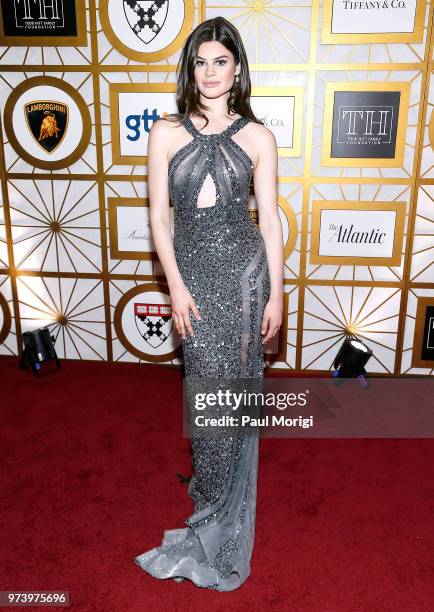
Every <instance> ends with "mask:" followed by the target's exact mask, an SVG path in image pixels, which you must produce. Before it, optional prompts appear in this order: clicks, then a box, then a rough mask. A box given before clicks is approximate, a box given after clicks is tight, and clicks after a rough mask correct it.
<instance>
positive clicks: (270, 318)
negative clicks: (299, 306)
mask: <svg viewBox="0 0 434 612" xmlns="http://www.w3.org/2000/svg"><path fill="white" fill-rule="evenodd" d="M282 313H283V299H273V298H271V299H270V300H269V301H268V302H267V304H266V306H265V308H264V317H263V319H262V328H261V334H262V335H264V334H265V335H264V338H263V339H262V342H263V343H264V344H265V342H268V340H270V338H273V336H275V335H276V333H277V332H278V331H279V329H280V326H281V325H282Z"/></svg>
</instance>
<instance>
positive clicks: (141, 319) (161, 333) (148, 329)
mask: <svg viewBox="0 0 434 612" xmlns="http://www.w3.org/2000/svg"><path fill="white" fill-rule="evenodd" d="M134 319H135V321H136V326H137V329H138V331H139V334H140V335H141V337H142V338H143V340H145V342H146V343H147V344H148V345H149V346H150V347H151V348H153V349H157V348H159V347H160V346H161V345H162V344H164V342H166V340H167V339H168V338H169V336H170V334H171V332H172V329H173V319H172V307H171V305H170V304H143V303H141V304H138V303H135V304H134Z"/></svg>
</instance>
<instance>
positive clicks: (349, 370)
mask: <svg viewBox="0 0 434 612" xmlns="http://www.w3.org/2000/svg"><path fill="white" fill-rule="evenodd" d="M372 354H373V352H372V350H371V349H370V348H369V347H368V346H366V344H364V343H363V342H362V341H361V340H360V339H359V338H357V337H356V336H347V337H346V338H345V340H344V342H343V343H342V345H341V348H340V349H339V351H338V354H337V355H336V357H335V360H334V362H333V367H334V371H333V372H332V376H333V378H334V380H335V383H336V384H342V382H343V381H342V380H339V379H343V378H358V379H359V381H360V384H361V385H362V387H365V388H366V387H368V386H369V385H368V380H367V377H368V374H367V372H366V370H365V365H366V364H367V362H368V361H369V359H370V358H371V356H372Z"/></svg>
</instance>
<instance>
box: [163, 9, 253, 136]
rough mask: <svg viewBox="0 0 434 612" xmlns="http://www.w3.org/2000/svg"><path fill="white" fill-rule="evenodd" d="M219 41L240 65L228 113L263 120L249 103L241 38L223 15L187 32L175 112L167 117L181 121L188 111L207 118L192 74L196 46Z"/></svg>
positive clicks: (248, 78)
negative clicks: (256, 114)
mask: <svg viewBox="0 0 434 612" xmlns="http://www.w3.org/2000/svg"><path fill="white" fill-rule="evenodd" d="M214 40H216V41H217V42H219V43H221V44H222V45H223V46H224V47H226V49H228V50H229V51H230V52H231V53H232V54H233V56H234V60H235V65H238V64H239V65H240V72H239V80H238V81H235V79H234V84H233V86H232V89H231V90H230V94H229V97H228V101H227V102H228V114H233V113H238V114H239V115H241V116H242V117H246V118H248V119H250V120H252V121H254V122H255V123H261V124H262V123H263V121H260V120H259V119H257V118H256V117H255V115H254V114H253V111H252V109H251V107H250V92H251V84H250V74H249V65H248V61H247V55H246V51H245V49H244V45H243V41H242V40H241V36H240V34H239V32H238V30H237V28H236V27H235V26H233V25H232V24H231V23H230V21H228V20H227V19H225V18H224V17H214V18H213V19H208V20H207V21H203V22H202V23H200V24H199V25H198V26H197V27H196V28H195V29H194V30H193V31H192V32H191V33H190V35H189V36H188V38H187V39H186V41H185V43H184V46H183V48H182V51H181V55H180V58H179V62H178V66H177V69H176V77H177V83H176V106H177V108H178V112H177V113H173V114H171V115H168V116H166V117H165V118H166V119H169V120H175V121H180V122H182V121H184V119H185V118H186V117H188V116H189V115H190V114H195V115H198V116H199V117H202V118H203V119H204V120H205V122H206V123H205V126H204V127H206V126H207V125H208V123H209V122H208V119H207V117H206V115H205V114H204V113H203V112H202V110H207V107H206V105H205V104H202V103H201V101H200V92H199V89H198V87H197V83H196V79H195V77H194V69H195V65H196V60H197V56H198V51H199V47H200V45H201V44H202V43H204V42H208V41H214Z"/></svg>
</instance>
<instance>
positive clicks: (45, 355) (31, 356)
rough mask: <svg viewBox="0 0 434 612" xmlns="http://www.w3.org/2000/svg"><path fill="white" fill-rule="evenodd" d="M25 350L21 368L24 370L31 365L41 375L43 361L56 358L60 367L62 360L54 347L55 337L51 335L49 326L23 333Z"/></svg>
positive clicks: (35, 372)
mask: <svg viewBox="0 0 434 612" xmlns="http://www.w3.org/2000/svg"><path fill="white" fill-rule="evenodd" d="M23 342H24V350H23V353H22V355H21V359H20V369H21V370H24V369H25V368H26V367H28V366H29V365H30V366H31V367H32V370H33V373H34V374H35V375H36V376H39V370H40V369H41V363H43V362H44V361H50V360H51V359H54V361H55V363H56V366H57V369H58V370H59V369H60V360H59V358H58V357H57V353H56V349H55V348H54V342H55V338H54V336H51V334H50V330H49V329H48V327H41V328H40V329H35V330H33V331H28V332H24V333H23Z"/></svg>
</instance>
